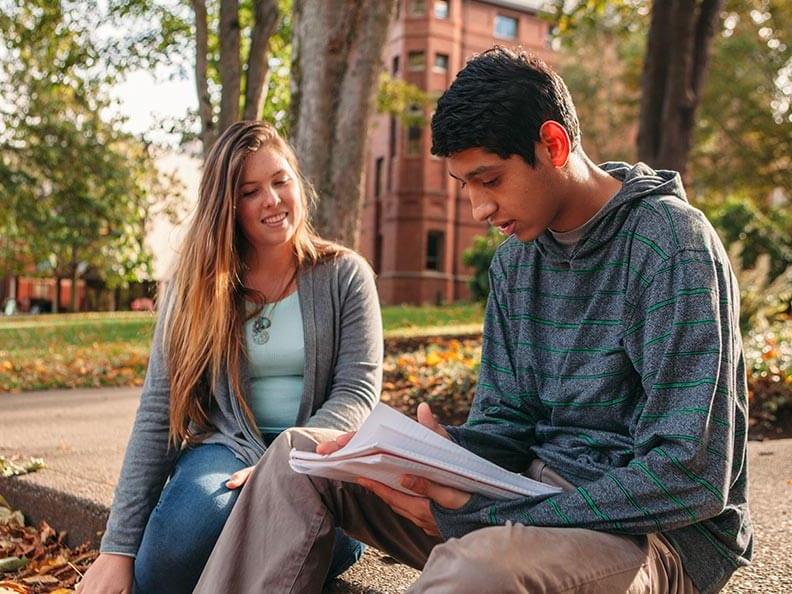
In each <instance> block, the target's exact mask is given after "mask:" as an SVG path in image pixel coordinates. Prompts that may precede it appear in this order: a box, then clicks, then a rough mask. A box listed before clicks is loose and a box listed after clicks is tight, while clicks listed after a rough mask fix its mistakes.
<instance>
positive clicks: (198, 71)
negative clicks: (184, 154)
mask: <svg viewBox="0 0 792 594" xmlns="http://www.w3.org/2000/svg"><path fill="white" fill-rule="evenodd" d="M192 7H193V12H194V13H195V87H196V91H197V93H198V114H199V116H200V118H201V144H202V147H203V155H204V158H206V156H207V155H208V154H209V149H211V148H212V145H213V144H214V141H215V138H216V137H217V133H216V130H215V126H214V116H213V113H212V111H213V110H212V99H211V97H210V95H209V57H208V54H209V25H208V21H207V17H206V1H205V0H192Z"/></svg>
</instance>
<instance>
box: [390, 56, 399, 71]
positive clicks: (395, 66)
mask: <svg viewBox="0 0 792 594" xmlns="http://www.w3.org/2000/svg"><path fill="white" fill-rule="evenodd" d="M397 74H399V56H393V61H392V62H391V76H396V75H397Z"/></svg>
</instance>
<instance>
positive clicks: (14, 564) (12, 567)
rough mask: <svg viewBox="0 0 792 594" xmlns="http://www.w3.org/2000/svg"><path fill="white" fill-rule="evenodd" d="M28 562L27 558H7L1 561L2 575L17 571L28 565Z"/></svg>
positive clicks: (0, 571) (0, 570) (0, 569)
mask: <svg viewBox="0 0 792 594" xmlns="http://www.w3.org/2000/svg"><path fill="white" fill-rule="evenodd" d="M27 562H28V560H27V559H26V558H25V557H6V558H5V559H0V573H6V572H9V571H17V570H18V569H22V568H23V567H24V566H25V565H27Z"/></svg>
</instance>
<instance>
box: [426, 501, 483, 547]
mask: <svg viewBox="0 0 792 594" xmlns="http://www.w3.org/2000/svg"><path fill="white" fill-rule="evenodd" d="M492 502H493V500H492V499H490V498H489V497H484V496H483V495H479V494H474V495H473V496H472V497H471V498H470V499H469V500H468V502H467V503H466V504H465V505H463V506H462V507H460V508H457V509H449V508H447V507H442V506H440V505H438V504H437V503H435V502H434V501H431V502H430V503H429V506H430V509H431V511H432V516H434V519H435V523H436V524H437V529H438V531H439V532H440V535H441V536H442V537H443V538H444V539H446V540H448V539H449V538H461V537H462V536H464V535H465V534H468V533H470V532H473V531H474V530H478V529H479V528H483V527H484V526H485V524H484V523H482V522H481V520H480V517H481V513H480V512H481V510H482V509H483V508H485V507H487V506H489V505H491V504H492Z"/></svg>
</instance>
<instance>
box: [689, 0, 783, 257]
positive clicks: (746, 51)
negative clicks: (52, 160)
mask: <svg viewBox="0 0 792 594" xmlns="http://www.w3.org/2000/svg"><path fill="white" fill-rule="evenodd" d="M724 15H725V19H724V21H723V30H722V31H721V32H720V34H719V35H718V36H717V38H716V39H715V42H714V44H713V51H712V56H711V68H710V72H709V76H708V79H707V82H706V84H705V87H704V97H703V99H702V103H701V108H700V112H699V117H698V122H697V131H696V135H695V144H694V147H693V153H692V156H691V159H692V161H691V172H692V174H693V175H692V179H693V183H694V186H693V189H694V190H695V192H696V194H697V195H699V194H705V195H710V194H716V195H718V196H721V197H723V196H728V195H731V194H741V195H745V196H748V197H750V198H751V199H753V200H754V201H757V202H761V201H764V200H765V199H766V197H767V196H768V195H769V194H770V192H771V191H773V190H774V189H776V188H783V189H785V190H786V192H787V194H788V195H789V194H792V167H790V165H791V164H792V162H790V155H792V3H789V2H783V1H768V0H729V1H728V2H727V3H726V6H725V11H724ZM746 247H747V246H746Z"/></svg>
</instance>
